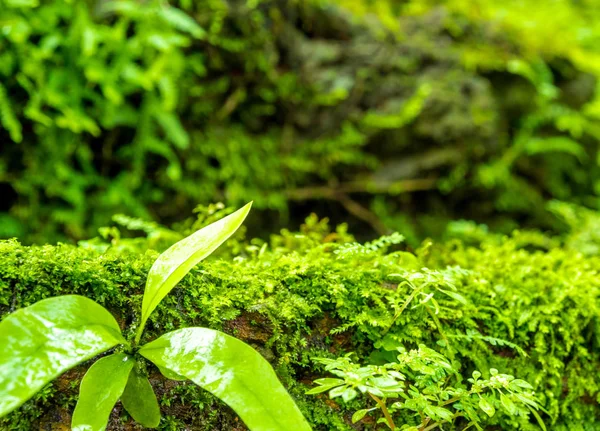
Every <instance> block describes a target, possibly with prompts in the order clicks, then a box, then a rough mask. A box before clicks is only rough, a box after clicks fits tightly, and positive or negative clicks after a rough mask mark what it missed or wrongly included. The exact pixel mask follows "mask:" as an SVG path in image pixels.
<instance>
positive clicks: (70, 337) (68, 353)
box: [0, 295, 126, 417]
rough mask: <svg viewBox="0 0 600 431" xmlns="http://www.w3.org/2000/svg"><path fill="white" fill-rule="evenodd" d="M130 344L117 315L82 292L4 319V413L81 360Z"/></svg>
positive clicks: (0, 374) (0, 411) (0, 365)
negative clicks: (114, 315)
mask: <svg viewBox="0 0 600 431" xmlns="http://www.w3.org/2000/svg"><path fill="white" fill-rule="evenodd" d="M119 343H126V341H125V339H124V338H123V336H122V335H121V331H120V329H119V325H118V324H117V322H116V320H115V319H114V317H113V316H112V315H111V314H110V313H109V312H108V311H107V310H106V309H104V308H103V307H102V306H101V305H99V304H97V303H95V302H94V301H92V300H91V299H88V298H85V297H83V296H77V295H67V296H58V297H55V298H49V299H44V300H42V301H39V302H37V303H35V304H33V305H31V306H29V307H26V308H22V309H20V310H18V311H15V312H14V313H12V314H10V315H8V316H7V317H6V318H5V319H4V320H3V321H2V322H1V323H0V352H2V353H1V354H0V417H2V416H4V415H6V414H7V413H9V412H11V411H12V410H14V409H15V408H17V407H19V406H20V405H21V404H23V403H24V402H25V401H27V400H28V399H29V398H31V397H32V396H33V395H34V394H35V393H36V392H37V391H38V390H40V389H41V388H42V387H43V386H44V385H45V384H47V383H48V382H50V381H52V380H53V379H54V378H56V377H58V376H59V375H60V374H62V373H63V372H65V371H66V370H68V369H69V368H72V367H74V366H75V365H77V364H79V363H80V362H83V361H85V360H87V359H90V358H91V357H93V356H96V355H97V354H99V353H102V352H104V351H106V350H108V349H110V348H111V347H113V346H115V345H117V344H119Z"/></svg>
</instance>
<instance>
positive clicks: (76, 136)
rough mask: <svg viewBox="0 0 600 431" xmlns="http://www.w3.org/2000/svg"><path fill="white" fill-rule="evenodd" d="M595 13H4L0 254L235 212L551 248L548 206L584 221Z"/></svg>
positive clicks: (461, 3) (300, 9)
mask: <svg viewBox="0 0 600 431" xmlns="http://www.w3.org/2000/svg"><path fill="white" fill-rule="evenodd" d="M599 9H600V8H599V6H598V5H597V2H595V1H592V0H581V1H577V2H575V1H569V0H553V1H550V2H543V3H540V2H535V1H532V0H528V1H516V0H509V1H504V2H494V1H489V0H488V1H484V0H477V1H466V0H446V1H442V2H438V1H428V0H413V1H404V2H396V1H392V0H378V1H374V0H345V1H342V0H309V1H303V2H299V1H289V2H282V1H276V0H201V1H190V0H180V1H171V2H164V1H158V0H147V1H134V0H116V1H108V0H87V1H81V2H72V1H66V0H52V1H45V2H40V1H36V0H0V29H1V31H0V124H1V125H2V127H1V128H0V143H1V146H0V194H1V195H2V196H3V199H2V203H1V204H0V222H1V223H0V224H1V229H0V235H2V236H3V237H10V236H18V237H20V238H22V239H23V240H25V241H27V242H32V241H33V242H46V241H56V240H64V239H72V240H78V239H82V238H87V237H89V236H91V235H93V234H94V232H95V231H96V229H97V228H98V227H100V226H105V225H107V224H108V222H109V220H110V218H111V216H112V215H113V214H115V213H124V214H126V215H127V216H130V217H139V218H142V219H145V220H159V221H161V222H163V223H167V224H170V223H172V222H175V221H181V219H182V217H185V216H186V215H189V214H190V213H191V211H192V209H193V208H194V207H195V206H196V205H198V204H201V203H207V202H212V201H217V200H225V201H227V202H228V203H230V204H232V205H238V204H241V203H242V202H245V201H247V200H249V199H254V201H255V208H256V209H258V210H260V209H262V210H265V213H264V215H265V217H264V218H263V222H264V223H265V224H267V225H268V226H269V227H271V222H277V221H281V220H284V221H285V220H286V217H287V218H288V220H289V218H290V217H291V218H292V221H297V220H299V219H301V218H302V216H303V214H305V213H306V212H307V211H306V208H307V206H310V207H311V208H323V205H328V207H327V208H328V210H329V212H330V213H331V214H333V215H335V216H336V217H338V218H339V219H341V218H344V217H345V216H343V214H349V215H350V216H351V217H352V218H354V219H356V220H360V221H361V223H367V225H363V226H362V228H363V229H364V228H365V227H367V228H368V229H364V230H372V229H374V230H376V231H379V232H387V231H388V230H389V231H391V230H399V231H401V232H403V233H405V235H406V236H407V238H408V240H409V241H410V242H411V243H413V244H417V243H418V239H419V238H420V237H422V236H423V235H440V234H441V233H442V232H443V226H444V225H445V222H446V221H447V220H449V219H454V218H467V219H475V220H477V221H479V222H485V223H488V224H489V225H490V226H492V227H493V228H494V229H496V230H504V231H509V230H511V229H512V228H514V227H515V226H516V225H526V226H535V227H540V228H543V229H560V228H561V226H562V225H561V223H560V222H559V221H558V220H557V219H556V217H554V215H553V213H552V212H549V211H548V210H547V207H546V205H545V202H546V201H547V200H548V199H558V200H562V201H568V202H573V203H577V204H580V205H584V206H587V207H591V208H597V207H598V194H599V193H600V165H599V162H598V160H599V159H600V156H599V154H600V153H599V152H598V146H599V142H600V126H599V125H598V124H599V123H598V120H599V119H600V118H599V117H600V91H599V90H598V86H597V80H598V77H599V76H600V50H599V48H598V47H599V46H600V44H599V43H598V42H600V25H598V22H600V10H599ZM320 201H324V203H321V202H320ZM275 211H276V212H278V213H279V214H280V215H279V217H280V219H278V218H277V217H276V216H274V212H275ZM290 214H291V215H290ZM416 214H419V216H418V217H417V216H416ZM265 220H266V221H265Z"/></svg>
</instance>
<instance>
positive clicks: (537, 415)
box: [527, 406, 546, 431]
mask: <svg viewBox="0 0 600 431" xmlns="http://www.w3.org/2000/svg"><path fill="white" fill-rule="evenodd" d="M527 408H528V409H529V411H530V412H531V414H532V415H533V416H534V417H535V419H536V420H537V422H538V424H539V425H540V428H541V429H542V430H544V431H546V424H544V421H543V420H542V418H541V416H540V414H539V413H538V412H536V411H535V410H534V409H533V408H531V407H529V406H527Z"/></svg>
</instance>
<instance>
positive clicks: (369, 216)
mask: <svg viewBox="0 0 600 431" xmlns="http://www.w3.org/2000/svg"><path fill="white" fill-rule="evenodd" d="M338 201H339V202H340V203H341V204H342V205H343V206H344V208H346V210H347V211H348V212H349V213H350V214H352V215H354V216H355V217H357V218H359V219H361V220H363V221H366V222H367V223H369V224H370V225H371V226H372V227H373V229H374V230H375V231H376V232H377V233H378V234H379V235H389V234H390V233H392V231H391V229H389V228H388V227H387V226H386V225H385V224H383V222H382V221H381V220H380V219H379V217H377V216H376V215H375V213H373V212H372V211H370V210H369V209H367V208H365V207H363V206H362V205H361V204H359V203H358V202H356V201H354V200H352V199H350V198H349V197H348V196H346V195H340V196H339V197H338Z"/></svg>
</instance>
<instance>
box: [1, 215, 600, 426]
mask: <svg viewBox="0 0 600 431" xmlns="http://www.w3.org/2000/svg"><path fill="white" fill-rule="evenodd" d="M400 239H401V238H400V236H398V235H394V236H390V237H383V238H381V239H380V240H376V241H374V242H371V243H368V244H364V245H361V244H358V243H356V242H353V240H352V238H351V237H350V236H349V235H348V234H347V233H345V231H344V229H341V228H340V229H338V230H337V231H335V232H331V231H329V229H328V228H327V227H326V226H325V224H323V223H319V222H316V221H315V220H312V222H311V223H309V224H308V225H306V226H304V228H303V230H302V232H300V233H289V232H283V233H282V234H281V235H277V236H273V237H272V238H271V241H270V242H269V243H264V242H262V241H257V240H255V241H252V242H251V245H245V246H240V244H239V243H235V241H234V244H233V246H234V247H232V248H231V247H230V249H238V250H239V251H238V252H235V254H236V256H235V257H233V258H221V259H214V258H213V259H209V260H208V261H206V262H204V263H202V264H200V265H198V266H197V267H196V269H194V270H193V271H192V272H191V273H190V274H189V275H188V276H186V277H185V279H184V280H183V281H182V282H181V283H180V284H179V287H178V288H176V289H175V290H174V291H173V292H172V293H171V294H170V295H169V296H167V298H166V299H165V300H164V301H163V303H162V305H161V306H159V307H158V309H157V312H156V313H155V314H154V315H153V317H152V318H151V321H150V322H149V324H148V331H147V335H146V338H147V339H148V340H149V339H152V338H154V337H156V336H157V335H158V334H161V333H163V332H165V331H169V330H172V329H176V328H181V327H186V326H207V327H211V328H214V329H219V330H223V331H225V332H227V333H229V334H232V335H234V336H237V337H239V338H241V339H242V340H244V341H246V342H247V343H249V344H251V345H252V346H254V347H255V348H256V349H258V351H260V352H261V353H262V354H263V356H264V357H265V358H267V359H268V360H269V361H270V362H271V363H272V364H273V366H274V367H275V369H276V371H277V373H278V375H279V376H280V377H281V379H282V381H283V382H284V384H285V386H286V387H287V388H288V389H289V390H290V392H291V393H292V395H293V396H294V397H295V399H296V400H297V402H298V403H299V405H300V407H301V409H302V410H303V412H304V413H305V414H306V416H307V418H308V419H309V420H310V422H311V423H312V424H313V426H314V429H315V430H351V429H359V430H361V429H364V430H367V429H375V425H374V420H373V418H369V417H367V418H366V419H364V420H363V421H361V422H359V423H358V424H355V425H352V424H351V421H350V416H351V414H352V412H353V411H355V410H356V409H357V408H360V405H361V403H362V402H363V401H359V400H355V401H353V402H352V403H351V404H350V405H345V404H344V403H343V402H341V401H340V402H337V401H335V402H334V401H332V400H328V399H327V397H326V396H318V397H316V396H307V395H304V392H305V391H306V389H307V388H308V387H309V386H308V385H311V382H312V381H313V380H314V379H315V378H318V377H322V376H325V375H326V373H325V372H324V371H323V370H322V367H321V366H319V365H316V364H315V363H313V361H312V360H311V358H312V357H315V356H321V357H322V356H329V357H336V356H340V355H342V354H344V353H346V352H349V351H354V352H356V353H357V354H358V355H359V356H360V357H361V358H364V361H365V362H367V361H368V360H369V359H368V357H369V356H370V355H372V354H374V352H380V353H381V352H383V351H384V350H385V345H386V343H387V342H395V343H398V342H399V343H402V344H404V345H405V346H406V347H414V346H416V345H417V344H425V345H427V346H429V347H432V348H435V349H436V350H438V351H440V352H441V353H443V354H444V355H446V356H447V357H449V358H451V359H452V361H453V363H454V364H455V365H456V366H457V367H459V369H460V372H461V375H462V376H465V378H466V376H468V375H470V373H471V372H472V371H473V369H475V368H478V369H480V370H489V368H490V367H493V368H497V369H499V370H501V372H506V373H509V374H513V375H515V376H517V377H519V378H522V379H526V380H528V381H529V382H531V383H532V384H533V385H534V387H535V390H536V392H537V393H538V396H539V397H540V399H541V401H542V403H543V405H544V406H545V408H546V409H547V410H548V415H544V420H545V422H546V424H547V426H548V429H552V430H558V431H566V430H570V431H574V430H581V431H592V430H597V429H599V427H600V409H599V408H598V401H599V398H600V382H599V381H598V378H597V375H598V369H599V366H600V279H599V277H598V271H599V269H600V259H599V258H598V257H595V256H584V255H583V254H580V253H576V252H573V251H572V250H571V249H569V248H568V247H565V246H561V245H560V244H559V241H556V240H552V239H549V238H546V237H544V236H542V235H540V234H533V233H519V232H516V233H514V234H513V235H512V236H510V237H500V236H495V235H491V234H487V233H485V232H481V231H477V229H475V230H473V231H471V233H470V236H468V237H467V236H466V235H463V239H462V240H457V239H448V240H447V242H445V243H439V244H434V243H424V244H423V245H422V246H421V248H419V249H417V250H409V249H405V248H404V247H403V246H402V244H398V243H399V242H400ZM156 256H157V254H156V253H155V252H153V251H149V252H146V253H145V254H142V253H134V252H115V251H111V249H109V250H108V251H106V252H104V253H99V252H97V251H94V250H91V249H86V248H81V247H79V248H78V247H74V246H67V245H59V246H42V247H25V246H22V245H20V244H19V243H17V242H15V241H6V242H2V243H0V304H1V305H0V315H6V314H7V313H9V312H11V311H13V310H16V309H18V308H20V307H25V306H27V305H30V304H32V303H33V302H35V301H38V300H40V299H42V298H47V297H51V296H55V295H62V294H80V295H85V296H87V297H90V298H93V299H94V300H96V301H97V302H98V303H100V304H102V305H103V306H105V307H106V308H108V309H109V310H110V311H111V312H112V313H113V314H114V315H115V317H116V318H117V321H118V322H119V324H120V325H121V326H122V327H123V328H125V334H129V335H131V334H132V333H133V331H134V329H135V325H136V324H137V322H138V321H139V314H138V310H139V309H140V303H141V294H142V292H143V287H144V283H145V275H146V274H147V272H148V270H149V269H150V266H151V265H152V262H153V261H154V259H155V258H156ZM416 292H422V293H424V294H425V296H429V297H430V298H433V299H434V300H435V301H431V300H429V301H423V300H421V299H420V298H421V296H419V295H415V293H416ZM430 295H431V296H430ZM3 354H4V353H3ZM86 366H87V364H83V365H82V366H80V367H77V368H76V369H74V370H71V371H69V372H67V373H66V374H64V375H63V376H62V377H60V378H59V379H57V380H56V381H55V382H54V383H53V384H51V385H49V386H48V387H47V388H45V389H44V390H43V391H41V392H40V393H39V394H38V395H37V396H36V397H35V398H34V399H33V400H31V401H29V402H27V403H26V404H25V405H24V406H22V407H21V408H20V409H18V410H17V411H15V412H13V413H12V414H11V415H9V416H8V417H7V418H5V419H3V420H1V421H0V429H6V430H33V429H44V430H46V429H48V430H50V429H52V430H60V429H68V426H69V423H70V422H69V421H70V412H72V410H73V407H74V403H75V400H76V396H77V388H78V383H79V381H80V379H81V377H82V373H83V372H84V371H85V369H86ZM150 374H151V375H150V377H151V382H152V384H153V386H154V388H155V390H156V392H157V394H158V396H159V401H160V402H161V408H162V412H163V419H162V421H161V425H160V429H164V430H183V429H188V430H237V429H239V430H243V429H245V427H244V425H243V424H242V423H241V422H240V420H239V419H238V418H236V416H235V414H234V413H233V412H232V411H231V410H230V409H229V408H228V407H227V406H225V405H223V404H222V403H221V402H219V401H218V400H215V399H214V398H213V397H212V396H210V395H209V394H208V393H206V392H204V391H203V390H201V389H199V388H197V387H195V386H193V385H191V384H186V383H181V382H174V381H167V380H165V379H164V378H162V377H161V376H160V374H159V373H158V372H155V371H152V370H151V371H150ZM109 429H112V430H125V429H127V430H129V429H140V428H139V426H136V425H134V423H133V421H132V420H131V419H130V418H129V417H128V416H127V414H126V413H125V412H124V411H123V410H122V409H121V407H120V406H119V405H118V406H117V407H116V408H115V410H114V411H113V415H112V416H111V421H110V424H109ZM456 429H462V428H461V427H460V426H458V427H457V428H456ZM486 429H505V430H513V429H522V430H538V429H539V427H538V425H536V422H535V420H534V419H533V418H528V417H515V418H510V417H507V416H498V417H497V418H494V419H493V422H492V424H491V425H490V427H489V428H486Z"/></svg>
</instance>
